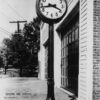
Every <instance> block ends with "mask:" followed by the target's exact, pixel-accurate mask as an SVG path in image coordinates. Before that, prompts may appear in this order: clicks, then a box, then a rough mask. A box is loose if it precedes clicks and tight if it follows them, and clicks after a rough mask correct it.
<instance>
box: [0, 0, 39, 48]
mask: <svg viewBox="0 0 100 100" xmlns="http://www.w3.org/2000/svg"><path fill="white" fill-rule="evenodd" d="M35 5H36V0H0V46H1V43H2V40H3V39H4V38H7V37H10V36H11V34H12V33H14V32H15V30H17V24H16V23H9V22H10V21H23V20H27V21H28V22H30V21H32V20H33V18H35V17H36V16H37V15H36V11H35ZM23 26H24V24H20V28H21V29H23Z"/></svg>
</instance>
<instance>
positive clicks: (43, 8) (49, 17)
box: [36, 0, 67, 23]
mask: <svg viewBox="0 0 100 100" xmlns="http://www.w3.org/2000/svg"><path fill="white" fill-rule="evenodd" d="M36 12H37V15H38V16H39V17H40V18H41V19H42V20H43V21H44V22H47V23H57V22H59V21H60V20H61V19H62V18H63V17H64V15H65V14H66V12H67V1H66V0H36Z"/></svg>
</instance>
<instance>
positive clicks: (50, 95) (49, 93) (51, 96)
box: [46, 78, 55, 100]
mask: <svg viewBox="0 0 100 100" xmlns="http://www.w3.org/2000/svg"><path fill="white" fill-rule="evenodd" d="M47 85H48V87H47V88H48V90H47V98H46V100H55V96H54V80H53V79H52V78H51V79H50V78H49V79H48V83H47Z"/></svg>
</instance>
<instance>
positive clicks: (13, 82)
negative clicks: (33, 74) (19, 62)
mask: <svg viewBox="0 0 100 100" xmlns="http://www.w3.org/2000/svg"><path fill="white" fill-rule="evenodd" d="M0 86H1V87H0V100H46V97H47V82H46V81H42V80H38V79H36V78H5V79H0ZM1 98H2V99H1ZM55 100H71V99H70V98H69V97H68V94H66V93H65V92H63V91H61V90H60V89H58V88H55Z"/></svg>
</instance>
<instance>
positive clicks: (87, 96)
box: [78, 0, 94, 100]
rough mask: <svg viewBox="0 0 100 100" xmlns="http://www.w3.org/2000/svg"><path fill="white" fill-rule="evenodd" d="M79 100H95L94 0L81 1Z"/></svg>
mask: <svg viewBox="0 0 100 100" xmlns="http://www.w3.org/2000/svg"><path fill="white" fill-rule="evenodd" d="M79 17H80V32H79V33H80V36H79V93H78V94H79V96H78V98H79V100H94V99H93V98H92V97H93V96H92V95H93V94H92V92H93V0H91V1H90V0H80V16H79Z"/></svg>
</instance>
